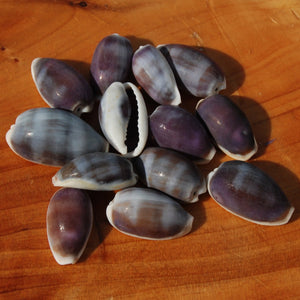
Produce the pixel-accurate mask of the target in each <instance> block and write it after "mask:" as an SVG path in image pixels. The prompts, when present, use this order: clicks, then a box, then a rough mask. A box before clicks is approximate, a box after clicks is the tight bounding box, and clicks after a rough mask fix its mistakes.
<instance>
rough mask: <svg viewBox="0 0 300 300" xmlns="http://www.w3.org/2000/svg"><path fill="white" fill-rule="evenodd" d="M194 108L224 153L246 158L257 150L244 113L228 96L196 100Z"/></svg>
mask: <svg viewBox="0 0 300 300" xmlns="http://www.w3.org/2000/svg"><path fill="white" fill-rule="evenodd" d="M196 110H197V113H198V114H199V116H200V117H201V119H202V120H203V121H204V123H205V125H206V126H207V128H208V130H209V132H210V133H211V135H212V136H213V138H214V139H215V141H216V143H217V145H218V147H219V148H220V149H221V150H222V151H223V152H224V153H225V154H227V155H228V156H230V157H232V158H234V159H238V160H248V159H249V158H251V157H252V156H253V155H254V154H255V153H256V152H257V143H256V140H255V137H254V134H253V131H252V128H251V125H250V123H249V121H248V119H247V117H246V115H245V114H244V113H243V111H242V110H240V109H239V107H238V106H237V105H235V104H234V103H233V102H232V101H231V100H230V99H229V98H228V97H226V96H222V95H213V96H210V97H207V98H205V99H203V100H200V101H199V102H198V104H197V107H196Z"/></svg>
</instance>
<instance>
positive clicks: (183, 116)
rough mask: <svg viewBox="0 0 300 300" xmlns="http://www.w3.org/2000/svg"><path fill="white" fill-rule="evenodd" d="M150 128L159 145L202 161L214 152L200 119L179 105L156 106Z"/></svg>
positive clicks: (210, 157)
mask: <svg viewBox="0 0 300 300" xmlns="http://www.w3.org/2000/svg"><path fill="white" fill-rule="evenodd" d="M150 128H151V132H152V134H153V136H154V138H155V140H156V142H157V143H158V145H159V146H160V147H164V148H170V149H173V150H176V151H180V152H183V153H186V154H189V155H191V156H194V157H196V158H198V159H202V162H203V163H205V162H209V161H210V160H211V159H212V158H213V156H214V155H215V153H216V149H215V147H214V146H213V144H212V143H211V141H210V138H209V136H208V133H207V132H206V129H205V128H204V127H203V126H202V124H201V123H200V121H199V120H198V119H197V118H196V117H195V116H194V115H192V114H191V113H190V112H188V111H186V110H184V109H183V108H181V107H178V106H171V105H160V106H158V107H157V108H156V109H155V111H154V112H153V113H152V114H151V116H150Z"/></svg>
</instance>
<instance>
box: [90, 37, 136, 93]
mask: <svg viewBox="0 0 300 300" xmlns="http://www.w3.org/2000/svg"><path fill="white" fill-rule="evenodd" d="M132 55H133V50H132V46H131V44H130V41H129V40H128V39H127V38H125V37H123V36H120V35H119V34H116V33H115V34H112V35H109V36H107V37H105V38H104V39H102V40H101V41H100V43H99V44H98V46H97V48H96V50H95V52H94V55H93V59H92V63H91V74H92V76H93V78H94V80H95V81H96V83H97V85H98V86H99V88H100V90H101V92H102V94H103V93H104V92H105V91H106V89H107V88H108V87H109V86H110V85H111V84H112V83H113V82H115V81H119V82H125V81H127V80H128V76H129V73H130V70H131V60H132Z"/></svg>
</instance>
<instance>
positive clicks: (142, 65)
mask: <svg viewBox="0 0 300 300" xmlns="http://www.w3.org/2000/svg"><path fill="white" fill-rule="evenodd" d="M132 71H133V74H134V76H135V78H136V80H137V82H138V83H139V84H140V85H141V87H142V88H143V89H144V90H145V91H146V92H147V94H148V95H149V96H150V97H151V98H152V99H153V100H155V101H156V102H158V103H160V104H172V105H178V104H180V103H181V97H180V94H179V90H178V88H177V84H176V80H175V77H174V74H173V71H172V69H171V68H170V66H169V64H168V62H167V60H166V59H165V57H164V56H163V55H162V54H161V52H160V51H159V50H158V49H156V48H155V47H153V46H151V45H145V46H141V47H140V48H139V49H138V50H136V51H135V53H134V55H133V58H132Z"/></svg>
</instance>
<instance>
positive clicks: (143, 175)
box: [134, 147, 206, 202]
mask: <svg viewBox="0 0 300 300" xmlns="http://www.w3.org/2000/svg"><path fill="white" fill-rule="evenodd" d="M134 166H135V170H136V172H137V173H138V175H139V177H140V179H141V180H142V181H143V182H144V183H145V184H146V185H147V186H148V187H150V188H155V189H157V190H160V191H162V192H164V193H166V194H168V195H170V196H172V197H174V198H177V199H179V200H182V201H184V202H196V201H198V196H199V195H200V194H203V193H205V192H206V181H205V179H204V177H203V176H202V174H201V173H200V171H199V169H198V168H197V166H196V165H195V164H194V163H193V162H192V161H191V160H189V159H188V158H186V157H185V156H184V155H181V154H179V153H177V152H175V151H171V150H168V149H163V148H158V147H157V148H156V147H151V148H147V149H145V150H144V151H143V153H142V154H141V155H140V156H139V157H138V158H137V159H135V160H134Z"/></svg>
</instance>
